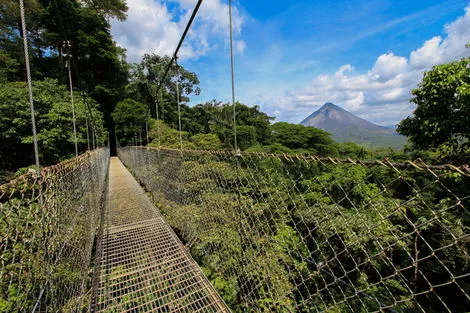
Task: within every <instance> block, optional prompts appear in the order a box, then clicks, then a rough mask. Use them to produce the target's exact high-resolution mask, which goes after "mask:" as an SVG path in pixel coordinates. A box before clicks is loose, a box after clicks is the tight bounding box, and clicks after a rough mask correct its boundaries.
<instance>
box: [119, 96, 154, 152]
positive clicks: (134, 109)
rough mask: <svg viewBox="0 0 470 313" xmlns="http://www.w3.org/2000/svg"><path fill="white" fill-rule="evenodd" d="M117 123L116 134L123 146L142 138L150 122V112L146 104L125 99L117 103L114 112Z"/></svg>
mask: <svg viewBox="0 0 470 313" xmlns="http://www.w3.org/2000/svg"><path fill="white" fill-rule="evenodd" d="M112 117H113V120H114V124H115V125H116V135H117V136H118V138H119V142H120V144H121V145H122V146H126V145H128V144H129V143H131V142H132V141H133V140H137V139H138V138H139V137H140V138H142V134H143V133H145V131H146V128H145V123H146V122H148V119H149V114H148V109H147V108H146V106H145V104H143V103H140V102H137V101H134V100H132V99H125V100H123V101H121V102H118V104H116V108H115V109H114V112H113V113H112Z"/></svg>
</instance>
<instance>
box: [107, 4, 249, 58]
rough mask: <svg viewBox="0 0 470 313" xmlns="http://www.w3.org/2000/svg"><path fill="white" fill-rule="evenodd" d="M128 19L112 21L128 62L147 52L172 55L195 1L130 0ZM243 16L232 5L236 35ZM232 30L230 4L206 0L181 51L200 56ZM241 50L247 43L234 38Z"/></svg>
mask: <svg viewBox="0 0 470 313" xmlns="http://www.w3.org/2000/svg"><path fill="white" fill-rule="evenodd" d="M127 4H128V6H129V11H128V12H127V20H126V21H124V22H119V21H117V20H112V21H111V25H112V33H113V36H114V38H115V40H116V41H117V43H118V44H119V45H120V46H122V47H124V48H126V49H127V57H128V60H129V61H132V62H137V61H139V60H140V59H141V57H142V56H143V55H144V54H145V53H157V54H166V55H171V54H172V53H173V52H174V49H175V48H176V45H177V44H178V41H179V39H180V37H181V35H182V33H183V31H184V28H185V27H186V24H187V22H188V20H189V17H190V15H191V13H192V10H193V8H194V1H193V0H173V1H171V4H173V6H170V5H169V4H168V3H167V1H163V0H129V1H128V3H127ZM243 21H244V18H243V16H242V15H241V13H240V11H239V10H238V9H237V8H236V7H234V8H233V29H234V35H235V37H237V36H240V34H241V31H242V25H243ZM228 32H229V21H228V5H227V4H225V3H222V2H221V0H206V1H204V2H203V3H202V5H201V7H200V9H199V13H198V15H197V16H196V19H195V21H194V23H193V26H192V28H191V30H190V32H189V33H188V37H187V38H186V41H185V43H184V44H183V47H182V48H181V50H180V57H181V58H183V59H184V58H197V57H199V56H202V55H205V54H207V53H208V52H209V51H211V50H212V49H214V48H215V47H216V46H217V42H219V41H222V42H225V39H226V38H227V37H228ZM235 48H236V51H237V52H239V53H242V52H243V51H244V50H245V48H246V43H245V42H244V41H242V40H240V39H237V40H236V41H235Z"/></svg>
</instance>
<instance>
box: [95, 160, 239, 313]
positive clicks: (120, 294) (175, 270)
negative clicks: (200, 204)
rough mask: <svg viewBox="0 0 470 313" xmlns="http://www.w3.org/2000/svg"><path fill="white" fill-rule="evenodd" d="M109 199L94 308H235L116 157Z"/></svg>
mask: <svg viewBox="0 0 470 313" xmlns="http://www.w3.org/2000/svg"><path fill="white" fill-rule="evenodd" d="M107 200H108V201H107V207H106V212H105V220H104V230H103V236H102V240H101V243H100V249H99V250H101V256H100V257H99V258H98V259H99V262H98V263H99V264H97V266H98V267H99V268H98V272H97V275H96V276H97V277H95V280H96V282H95V286H96V287H95V290H94V295H93V300H92V301H93V303H92V305H91V307H92V311H93V312H230V310H229V309H228V308H227V307H226V305H225V304H224V302H223V301H222V300H221V298H220V296H219V295H218V294H217V292H216V291H215V290H214V288H213V287H212V285H211V284H210V283H209V281H208V280H207V279H206V277H205V276H204V274H203V273H202V271H201V269H200V268H199V267H198V265H197V264H196V262H195V261H194V260H193V259H192V257H191V256H190V255H189V252H188V251H187V249H186V247H185V246H184V245H183V244H182V243H181V241H180V240H179V239H178V237H177V236H176V234H175V233H174V232H173V230H172V229H171V228H170V226H169V225H168V224H167V223H166V222H165V221H164V219H163V217H162V216H161V214H160V213H159V211H158V209H157V208H156V207H155V205H153V204H152V202H151V201H150V199H149V198H148V197H147V195H146V194H145V193H144V191H143V189H142V188H141V187H140V186H139V184H138V183H137V181H136V180H135V179H134V178H133V177H132V175H131V174H130V173H129V171H128V170H127V169H126V168H125V167H124V165H123V164H122V163H121V161H120V160H119V159H118V158H116V157H113V158H111V162H110V168H109V194H108V199H107Z"/></svg>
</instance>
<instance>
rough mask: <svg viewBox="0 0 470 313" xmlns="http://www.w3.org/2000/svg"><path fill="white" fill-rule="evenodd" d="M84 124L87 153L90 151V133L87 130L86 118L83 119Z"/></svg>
mask: <svg viewBox="0 0 470 313" xmlns="http://www.w3.org/2000/svg"><path fill="white" fill-rule="evenodd" d="M85 122H86V142H87V147H88V151H90V133H89V129H88V116H87V117H86V118H85Z"/></svg>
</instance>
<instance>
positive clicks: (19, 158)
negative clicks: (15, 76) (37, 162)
mask: <svg viewBox="0 0 470 313" xmlns="http://www.w3.org/2000/svg"><path fill="white" fill-rule="evenodd" d="M33 95H34V99H35V109H36V123H37V132H38V141H39V151H40V159H41V164H43V165H47V164H54V163H57V161H59V160H60V159H63V158H64V157H67V156H70V155H72V154H73V153H74V138H73V127H72V106H71V100H70V93H69V91H68V90H67V89H66V87H65V86H62V85H59V84H58V82H57V81H56V80H51V79H46V80H44V81H35V82H34V83H33ZM74 103H75V116H76V124H77V132H78V133H77V141H78V144H79V150H81V151H83V150H85V149H86V147H87V120H88V124H89V125H88V126H89V136H91V128H92V127H93V128H94V130H95V133H96V134H97V135H98V137H99V140H101V141H105V140H107V135H106V133H105V131H104V126H103V121H102V114H101V113H100V112H99V111H98V106H97V104H96V103H95V102H94V101H92V100H91V99H89V98H88V99H87V98H84V97H82V96H81V95H79V94H75V95H74ZM0 111H1V112H2V115H1V116H0V141H1V142H2V145H1V147H0V159H2V168H3V169H10V170H16V169H17V168H19V167H23V166H27V165H30V164H33V163H34V159H33V157H34V156H33V147H32V131H31V113H30V109H29V98H28V89H27V87H26V83H23V82H12V83H3V84H0ZM91 117H93V119H92V118H91Z"/></svg>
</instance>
